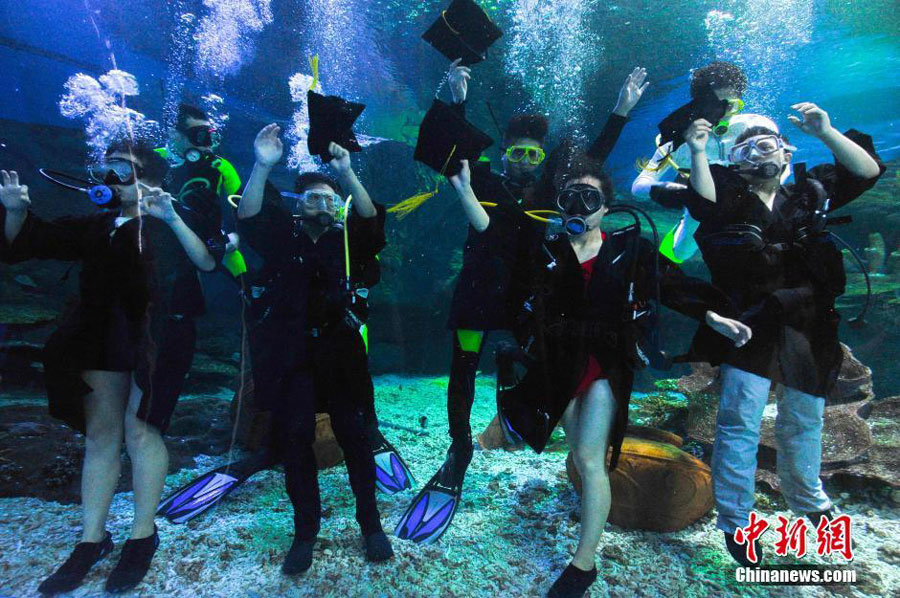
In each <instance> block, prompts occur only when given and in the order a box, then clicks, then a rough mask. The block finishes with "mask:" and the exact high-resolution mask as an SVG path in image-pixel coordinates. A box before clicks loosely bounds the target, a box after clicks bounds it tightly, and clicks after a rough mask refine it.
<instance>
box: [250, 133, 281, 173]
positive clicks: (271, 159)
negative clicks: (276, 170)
mask: <svg viewBox="0 0 900 598" xmlns="http://www.w3.org/2000/svg"><path fill="white" fill-rule="evenodd" d="M280 134H281V127H279V126H278V125H276V124H275V123H272V124H270V125H266V126H264V127H263V128H262V129H261V130H260V132H259V133H257V134H256V140H255V141H254V142H253V153H254V154H255V155H256V163H257V164H259V165H260V166H265V167H267V168H271V167H272V166H275V165H276V164H277V163H278V161H279V160H281V156H282V154H283V153H284V144H283V143H282V142H281V139H280V138H279V137H278V136H279V135H280Z"/></svg>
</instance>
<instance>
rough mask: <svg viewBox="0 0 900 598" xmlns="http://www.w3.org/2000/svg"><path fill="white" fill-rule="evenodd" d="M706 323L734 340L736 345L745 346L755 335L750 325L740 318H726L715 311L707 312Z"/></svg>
mask: <svg viewBox="0 0 900 598" xmlns="http://www.w3.org/2000/svg"><path fill="white" fill-rule="evenodd" d="M706 325H707V326H709V327H710V328H712V329H713V330H715V331H716V332H718V333H719V334H721V335H722V336H726V337H728V338H730V339H731V340H733V341H734V346H735V347H743V346H744V345H746V344H747V343H748V342H750V339H751V338H752V337H753V331H752V330H751V329H750V327H749V326H747V325H746V324H744V323H743V322H740V321H738V320H733V319H731V318H725V317H723V316H720V315H719V314H717V313H716V312H714V311H708V312H706Z"/></svg>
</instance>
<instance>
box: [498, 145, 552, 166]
mask: <svg viewBox="0 0 900 598" xmlns="http://www.w3.org/2000/svg"><path fill="white" fill-rule="evenodd" d="M545 157H546V154H545V153H544V150H543V148H540V147H538V146H536V145H511V146H509V147H508V148H506V159H507V160H509V161H510V162H512V163H513V164H518V163H519V162H521V161H523V160H525V161H527V162H528V163H529V164H531V165H532V166H537V165H538V164H540V163H541V162H543V161H544V158H545Z"/></svg>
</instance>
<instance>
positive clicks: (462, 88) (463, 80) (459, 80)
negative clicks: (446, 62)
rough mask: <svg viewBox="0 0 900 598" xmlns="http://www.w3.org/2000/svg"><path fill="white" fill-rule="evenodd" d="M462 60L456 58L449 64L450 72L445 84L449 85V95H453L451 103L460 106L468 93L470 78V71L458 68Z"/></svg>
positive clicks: (461, 67)
mask: <svg viewBox="0 0 900 598" xmlns="http://www.w3.org/2000/svg"><path fill="white" fill-rule="evenodd" d="M460 62H462V58H457V59H456V60H454V61H453V62H452V63H451V64H450V72H449V73H447V83H448V84H449V85H450V93H451V94H452V95H453V103H455V104H460V103H462V102H465V101H466V95H467V94H468V92H469V79H471V78H472V69H470V68H469V67H467V66H460V64H459V63H460Z"/></svg>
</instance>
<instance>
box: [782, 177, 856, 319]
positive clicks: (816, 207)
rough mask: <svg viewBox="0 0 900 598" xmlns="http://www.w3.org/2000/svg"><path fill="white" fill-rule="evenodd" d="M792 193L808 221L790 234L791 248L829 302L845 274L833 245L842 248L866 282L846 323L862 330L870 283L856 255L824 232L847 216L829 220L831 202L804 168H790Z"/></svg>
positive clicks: (842, 284)
mask: <svg viewBox="0 0 900 598" xmlns="http://www.w3.org/2000/svg"><path fill="white" fill-rule="evenodd" d="M794 181H795V185H794V192H795V193H801V194H803V195H804V196H805V197H803V198H802V199H800V201H804V202H805V204H806V207H807V210H808V214H809V216H808V219H807V220H806V221H805V222H802V223H800V224H799V226H798V227H797V228H796V229H795V231H794V237H795V239H794V245H795V246H796V247H797V250H798V251H800V253H801V255H802V257H803V259H804V261H805V263H806V265H807V268H808V269H809V271H810V273H811V274H812V275H813V276H814V277H815V278H816V282H817V283H818V284H819V285H820V286H821V287H824V290H825V291H826V292H827V293H829V294H830V295H831V296H832V297H833V298H836V297H838V296H840V295H842V294H843V293H844V287H845V285H846V274H845V272H844V264H843V256H842V254H841V252H840V250H839V249H838V248H837V245H840V246H842V247H844V248H846V249H847V250H848V251H849V252H850V255H852V256H853V258H854V259H855V260H856V262H857V263H858V264H859V268H860V270H861V271H862V273H863V278H864V279H865V281H866V299H865V301H864V303H863V306H862V308H860V310H859V312H858V313H857V314H856V315H855V316H853V317H852V318H850V319H849V320H847V323H848V324H849V325H850V326H851V327H853V328H861V327H862V326H865V324H866V321H865V316H866V313H868V311H869V305H870V303H871V300H872V282H871V279H870V278H869V272H868V270H867V268H866V266H865V264H864V262H863V260H862V258H861V257H860V255H859V253H858V252H857V251H856V250H855V249H854V248H853V246H851V245H850V244H849V243H847V242H846V241H845V240H844V239H842V238H841V237H840V236H838V235H837V234H835V233H834V232H832V231H830V230H828V226H829V225H840V224H846V223H849V222H852V217H851V216H840V217H829V216H828V212H829V209H830V208H831V198H830V197H828V192H827V191H826V190H825V187H824V186H823V185H822V183H821V182H820V181H818V180H816V179H814V178H812V177H810V176H808V174H807V171H806V164H804V163H802V162H801V163H799V164H796V165H795V166H794Z"/></svg>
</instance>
